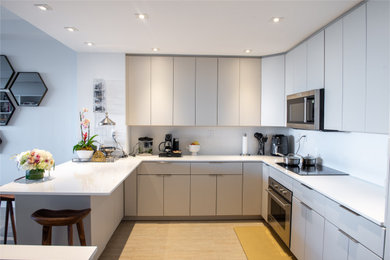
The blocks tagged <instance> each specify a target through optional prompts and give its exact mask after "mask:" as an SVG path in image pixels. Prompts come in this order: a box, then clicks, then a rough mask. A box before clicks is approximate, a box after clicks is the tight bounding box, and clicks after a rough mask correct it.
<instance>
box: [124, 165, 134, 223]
mask: <svg viewBox="0 0 390 260" xmlns="http://www.w3.org/2000/svg"><path fill="white" fill-rule="evenodd" d="M124 188H125V191H124V193H125V194H124V198H125V216H137V170H134V172H132V173H131V174H130V175H129V177H127V179H126V180H125V187H124Z"/></svg>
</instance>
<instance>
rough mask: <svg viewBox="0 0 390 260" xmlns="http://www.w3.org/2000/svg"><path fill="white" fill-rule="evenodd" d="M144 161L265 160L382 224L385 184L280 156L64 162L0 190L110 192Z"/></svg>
mask: <svg viewBox="0 0 390 260" xmlns="http://www.w3.org/2000/svg"><path fill="white" fill-rule="evenodd" d="M143 161H145V162H146V161H172V162H210V161H214V162H215V161H221V162H264V163H266V164H268V165H270V166H271V167H274V168H276V169H278V170H279V171H281V172H283V173H285V174H286V175H288V176H289V177H291V178H292V179H295V180H296V181H299V182H301V183H303V184H305V185H307V186H309V187H311V188H313V189H314V190H316V191H318V192H320V193H321V194H323V195H324V196H326V197H328V198H329V199H332V200H334V201H336V202H337V203H339V204H342V205H344V206H347V207H348V208H350V209H351V210H353V211H355V212H357V213H359V214H360V215H362V216H364V217H365V218H367V219H369V220H371V221H372V222H374V223H376V224H378V225H383V223H384V219H385V188H384V187H381V186H377V185H374V184H371V183H368V182H365V181H363V180H360V179H357V178H354V177H352V176H300V175H297V174H295V173H292V172H290V171H288V170H286V169H284V168H283V167H280V166H279V165H277V164H276V162H280V161H281V158H280V157H272V156H238V155H220V156H219V155H200V156H183V157H180V158H161V157H158V156H137V157H129V158H125V159H120V160H117V161H115V162H113V163H74V162H66V163H63V164H61V165H58V166H57V167H56V170H55V171H53V172H52V173H51V176H52V179H51V180H49V181H46V182H36V183H29V184H26V182H25V181H18V182H12V183H8V184H6V185H3V186H1V187H0V192H1V193H6V194H7V193H8V194H25V195H26V194H30V195H87V196H94V195H109V194H111V193H112V192H113V191H114V190H115V189H116V188H117V187H118V186H119V185H120V184H121V183H122V182H123V181H124V180H125V179H126V178H127V177H128V176H129V175H130V173H131V172H132V171H133V170H135V169H136V168H137V167H138V165H139V164H140V163H142V162H143Z"/></svg>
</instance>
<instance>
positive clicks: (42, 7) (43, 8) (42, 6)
mask: <svg viewBox="0 0 390 260" xmlns="http://www.w3.org/2000/svg"><path fill="white" fill-rule="evenodd" d="M34 6H35V7H37V8H38V9H39V10H41V11H49V10H53V8H51V7H50V5H48V4H35V5H34Z"/></svg>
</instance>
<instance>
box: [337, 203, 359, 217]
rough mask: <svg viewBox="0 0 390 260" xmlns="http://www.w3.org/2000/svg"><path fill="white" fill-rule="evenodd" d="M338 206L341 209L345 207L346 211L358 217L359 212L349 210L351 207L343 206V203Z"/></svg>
mask: <svg viewBox="0 0 390 260" xmlns="http://www.w3.org/2000/svg"><path fill="white" fill-rule="evenodd" d="M339 206H340V208H342V209H345V210H346V211H348V212H350V213H352V214H354V215H355V216H357V217H359V216H360V214H359V213H356V212H355V211H353V210H351V209H349V208H347V207H346V206H343V205H339Z"/></svg>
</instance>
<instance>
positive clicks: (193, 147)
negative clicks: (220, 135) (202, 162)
mask: <svg viewBox="0 0 390 260" xmlns="http://www.w3.org/2000/svg"><path fill="white" fill-rule="evenodd" d="M188 150H190V152H191V153H192V155H193V156H196V155H198V152H199V151H200V144H199V142H198V141H195V142H192V143H191V144H190V145H189V146H188Z"/></svg>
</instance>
